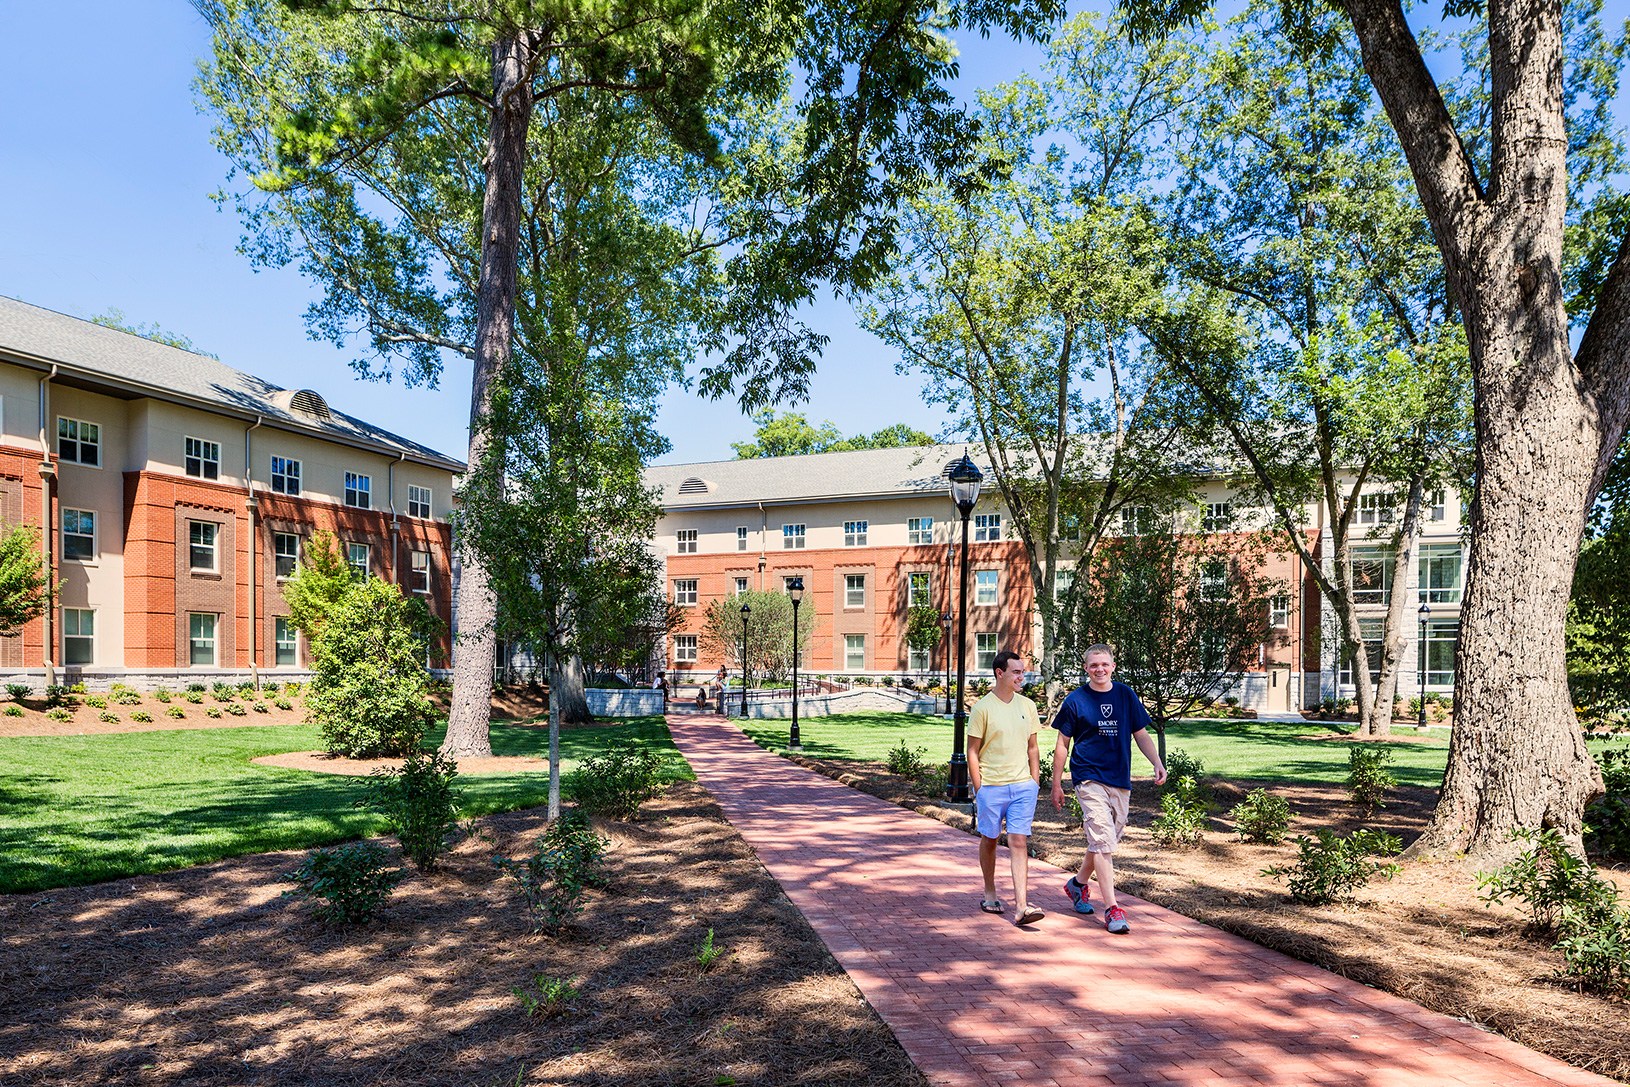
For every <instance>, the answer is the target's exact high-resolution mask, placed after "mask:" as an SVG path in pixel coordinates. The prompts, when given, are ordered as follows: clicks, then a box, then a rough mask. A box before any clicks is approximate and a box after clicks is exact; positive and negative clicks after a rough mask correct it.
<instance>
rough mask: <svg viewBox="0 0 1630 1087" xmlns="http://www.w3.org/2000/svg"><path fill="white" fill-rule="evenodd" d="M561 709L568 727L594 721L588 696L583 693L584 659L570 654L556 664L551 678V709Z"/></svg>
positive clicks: (561, 717)
mask: <svg viewBox="0 0 1630 1087" xmlns="http://www.w3.org/2000/svg"><path fill="white" fill-rule="evenodd" d="M556 706H559V707H560V719H561V720H562V721H564V722H565V723H566V724H568V725H586V724H588V723H589V722H590V721H592V720H594V714H592V713H590V712H589V699H588V695H586V694H584V693H583V658H582V657H580V656H578V655H577V654H576V653H568V654H565V655H564V656H562V657H560V658H559V659H558V660H556V662H555V670H554V674H553V675H551V676H550V677H549V709H550V711H551V712H553V711H554V709H555V707H556Z"/></svg>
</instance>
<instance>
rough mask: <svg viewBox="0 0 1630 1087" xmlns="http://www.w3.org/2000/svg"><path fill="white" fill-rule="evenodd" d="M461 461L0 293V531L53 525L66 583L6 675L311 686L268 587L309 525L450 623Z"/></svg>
mask: <svg viewBox="0 0 1630 1087" xmlns="http://www.w3.org/2000/svg"><path fill="white" fill-rule="evenodd" d="M463 467H464V466H463V464H462V463H461V462H459V461H457V460H454V459H452V458H450V457H447V456H444V455H443V454H441V453H438V452H436V451H435V450H433V449H429V448H427V447H425V446H422V445H419V444H417V443H415V442H412V441H409V440H408V439H406V438H402V437H399V436H397V435H395V434H392V433H390V432H388V431H385V430H382V429H380V428H378V427H376V426H373V425H371V424H369V423H365V422H363V421H361V420H358V419H354V418H351V417H350V416H347V415H343V414H341V413H339V412H336V411H333V410H331V409H330V408H329V407H328V405H327V404H326V403H325V402H324V401H323V398H322V397H321V395H319V394H318V393H316V392H314V391H312V390H310V389H300V390H290V389H282V388H279V387H278V386H276V385H273V384H271V383H270V382H267V381H264V380H262V379H260V378H257V377H253V376H251V375H249V374H245V373H243V372H241V371H238V370H234V369H232V368H231V367H229V366H226V365H224V364H223V363H221V362H219V361H218V360H216V359H213V358H210V357H208V356H205V355H199V354H195V353H193V352H190V351H183V350H180V349H178V348H174V347H169V346H166V345H164V344H160V343H155V342H153V341H151V340H147V339H144V338H142V337H139V336H132V335H129V334H126V333H123V332H117V331H114V330H112V329H108V328H103V327H102V326H100V325H96V324H93V323H90V322H87V321H81V320H78V319H76V318H72V317H66V316H63V315H62V314H59V313H54V312H52V311H50V310H46V309H41V308H39V307H36V306H30V305H27V304H26V303H22V302H18V301H15V300H12V299H8V298H0V492H3V493H0V523H3V524H4V525H6V526H11V525H15V524H18V523H20V522H25V523H29V524H34V525H43V526H47V527H48V531H46V532H45V533H44V538H43V540H42V545H43V549H44V550H45V551H46V553H47V556H48V558H49V561H50V563H51V566H52V569H53V570H54V571H55V575H56V578H57V579H58V581H59V582H60V584H61V591H60V594H59V598H58V600H57V602H56V605H57V606H56V607H55V608H53V609H52V611H51V612H50V613H49V614H48V615H47V616H46V617H45V618H43V619H41V620H36V621H34V622H31V623H29V624H28V625H27V626H26V627H25V628H24V630H23V631H22V634H21V636H20V637H17V638H8V639H0V673H4V674H8V675H12V676H18V677H21V678H24V679H28V680H30V681H34V682H38V681H39V680H41V679H42V678H43V677H44V676H46V675H47V674H54V675H56V676H59V677H62V678H61V679H59V680H58V681H59V682H70V683H71V682H76V681H81V680H83V681H85V682H87V683H88V684H91V685H99V684H106V683H109V682H112V681H114V680H122V681H124V682H129V683H133V684H145V685H152V684H156V683H163V682H171V683H174V682H178V681H189V680H193V679H195V678H204V677H219V676H234V677H247V676H250V675H253V674H256V673H263V672H273V673H279V672H280V673H285V674H291V675H292V674H300V673H303V670H304V668H305V666H306V665H307V663H308V659H307V656H306V647H305V645H304V644H303V640H302V639H301V638H300V637H299V636H298V635H297V634H296V633H295V632H294V630H293V628H292V627H291V626H290V625H289V623H288V622H287V618H286V617H287V615H288V606H287V604H286V602H285V601H284V599H283V594H282V592H281V591H280V590H279V588H278V586H279V584H280V583H281V581H282V580H283V579H284V578H286V577H287V576H288V575H289V574H290V573H291V572H292V571H293V569H294V565H295V563H297V562H298V561H299V559H300V556H301V555H302V554H303V553H304V547H305V543H306V541H307V540H308V539H309V538H310V536H311V535H312V533H313V532H315V531H317V530H319V529H326V530H328V531H330V532H333V533H334V534H335V535H336V536H337V537H338V539H339V542H340V544H341V547H342V548H343V550H344V553H345V556H346V558H347V559H348V560H349V561H350V562H351V563H352V565H353V566H355V567H356V569H357V570H358V571H359V572H362V571H366V572H369V573H373V574H377V575H379V576H380V577H382V578H384V579H386V580H387V581H391V582H393V583H395V584H398V585H401V586H402V587H403V588H404V590H405V591H408V592H414V593H420V594H423V596H424V598H425V600H426V601H427V603H429V605H430V607H431V609H432V610H433V611H434V612H435V613H436V614H437V615H438V616H440V617H442V618H443V619H444V620H446V619H448V618H449V617H450V615H451V592H452V565H451V559H452V539H451V534H450V531H449V528H448V523H447V513H448V509H449V505H450V502H451V497H452V484H453V479H454V475H455V473H457V472H460V471H462V470H463ZM448 649H449V645H448V642H447V640H446V638H444V639H443V644H442V645H441V646H439V647H432V648H431V650H430V653H431V656H432V658H434V659H437V661H438V663H439V661H440V660H441V659H444V658H445V657H446V654H447V652H448Z"/></svg>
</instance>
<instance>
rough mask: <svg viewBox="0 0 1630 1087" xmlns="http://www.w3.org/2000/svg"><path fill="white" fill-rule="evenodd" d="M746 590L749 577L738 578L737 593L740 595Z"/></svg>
mask: <svg viewBox="0 0 1630 1087" xmlns="http://www.w3.org/2000/svg"><path fill="white" fill-rule="evenodd" d="M746 591H747V579H746V578H744V577H739V578H737V579H736V595H737V596H740V595H741V594H742V593H745V592H746Z"/></svg>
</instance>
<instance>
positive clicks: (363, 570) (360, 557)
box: [345, 543, 369, 581]
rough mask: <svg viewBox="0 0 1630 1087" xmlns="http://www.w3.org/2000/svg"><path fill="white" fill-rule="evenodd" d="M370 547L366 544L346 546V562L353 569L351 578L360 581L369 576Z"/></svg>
mask: <svg viewBox="0 0 1630 1087" xmlns="http://www.w3.org/2000/svg"><path fill="white" fill-rule="evenodd" d="M368 550H369V549H368V545H367V544H365V543H348V544H346V545H345V561H346V564H347V565H349V566H350V567H351V576H352V577H355V578H356V579H357V580H358V581H361V580H362V579H363V578H365V577H367V576H368Z"/></svg>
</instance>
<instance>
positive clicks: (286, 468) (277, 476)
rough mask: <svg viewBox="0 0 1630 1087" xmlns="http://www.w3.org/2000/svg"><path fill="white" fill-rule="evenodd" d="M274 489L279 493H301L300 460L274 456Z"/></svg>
mask: <svg viewBox="0 0 1630 1087" xmlns="http://www.w3.org/2000/svg"><path fill="white" fill-rule="evenodd" d="M272 490H274V491H276V492H277V493H278V494H299V493H300V462H299V461H297V460H294V459H292V458H290V457H273V458H272Z"/></svg>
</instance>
